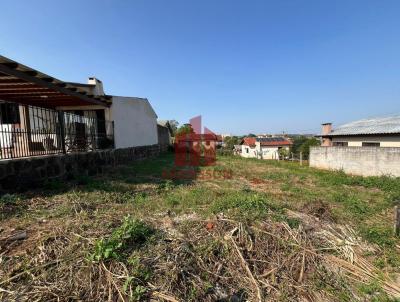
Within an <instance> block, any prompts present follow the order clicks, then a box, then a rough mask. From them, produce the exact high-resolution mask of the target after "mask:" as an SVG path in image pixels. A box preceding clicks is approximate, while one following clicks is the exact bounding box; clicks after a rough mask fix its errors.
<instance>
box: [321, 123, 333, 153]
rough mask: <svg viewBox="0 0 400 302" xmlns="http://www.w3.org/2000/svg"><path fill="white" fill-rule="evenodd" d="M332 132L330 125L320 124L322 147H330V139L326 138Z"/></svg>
mask: <svg viewBox="0 0 400 302" xmlns="http://www.w3.org/2000/svg"><path fill="white" fill-rule="evenodd" d="M331 132H332V123H324V124H322V144H321V146H323V147H331V146H332V138H330V137H327V135H329V134H330V133H331Z"/></svg>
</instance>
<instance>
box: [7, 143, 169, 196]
mask: <svg viewBox="0 0 400 302" xmlns="http://www.w3.org/2000/svg"><path fill="white" fill-rule="evenodd" d="M163 151H165V148H164V147H163V146H160V145H158V144H157V145H151V146H141V147H131V148H124V149H113V150H99V151H93V152H82V153H69V154H58V155H48V156H41V157H28V158H19V159H13V160H3V161H0V194H1V193H6V192H14V191H24V190H28V189H31V188H36V187H38V186H41V185H43V184H44V183H45V182H46V181H47V180H51V179H72V178H74V177H75V176H78V175H96V174H101V173H103V172H104V171H105V169H107V168H110V167H113V166H116V165H120V164H126V163H129V162H132V161H135V160H141V159H146V158H151V157H155V156H158V155H159V154H160V152H163Z"/></svg>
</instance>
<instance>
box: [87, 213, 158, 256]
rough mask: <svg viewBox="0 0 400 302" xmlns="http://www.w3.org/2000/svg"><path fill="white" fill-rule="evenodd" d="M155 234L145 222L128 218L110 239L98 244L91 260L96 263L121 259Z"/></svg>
mask: <svg viewBox="0 0 400 302" xmlns="http://www.w3.org/2000/svg"><path fill="white" fill-rule="evenodd" d="M153 233H154V230H153V229H152V228H151V227H150V226H148V225H147V224H145V223H144V222H143V221H139V220H136V219H132V218H131V217H130V216H127V217H125V218H124V222H123V223H122V225H121V226H120V227H118V228H117V229H115V230H114V231H113V232H112V234H111V236H110V237H109V238H107V239H100V240H99V241H97V242H96V245H95V250H94V253H93V254H92V255H91V257H90V258H91V259H92V260H95V261H100V260H107V259H119V258H120V257H121V256H122V255H123V254H124V253H125V252H126V251H127V250H129V249H131V248H133V247H135V246H136V247H137V246H138V245H140V244H143V243H145V242H146V240H147V239H148V238H149V237H150V236H151V235H152V234H153Z"/></svg>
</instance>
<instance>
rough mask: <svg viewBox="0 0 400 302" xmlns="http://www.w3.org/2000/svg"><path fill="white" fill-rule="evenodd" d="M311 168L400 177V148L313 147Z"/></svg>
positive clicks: (363, 174)
mask: <svg viewBox="0 0 400 302" xmlns="http://www.w3.org/2000/svg"><path fill="white" fill-rule="evenodd" d="M310 166H311V167H315V168H320V169H328V170H343V171H344V172H345V173H348V174H354V175H362V176H380V175H390V176H396V177H400V148H382V147H313V148H311V150H310Z"/></svg>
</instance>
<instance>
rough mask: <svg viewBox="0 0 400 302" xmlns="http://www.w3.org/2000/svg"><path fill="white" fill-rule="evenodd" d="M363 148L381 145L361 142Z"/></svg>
mask: <svg viewBox="0 0 400 302" xmlns="http://www.w3.org/2000/svg"><path fill="white" fill-rule="evenodd" d="M362 146H363V147H380V146H381V143H376V142H363V143H362Z"/></svg>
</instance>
